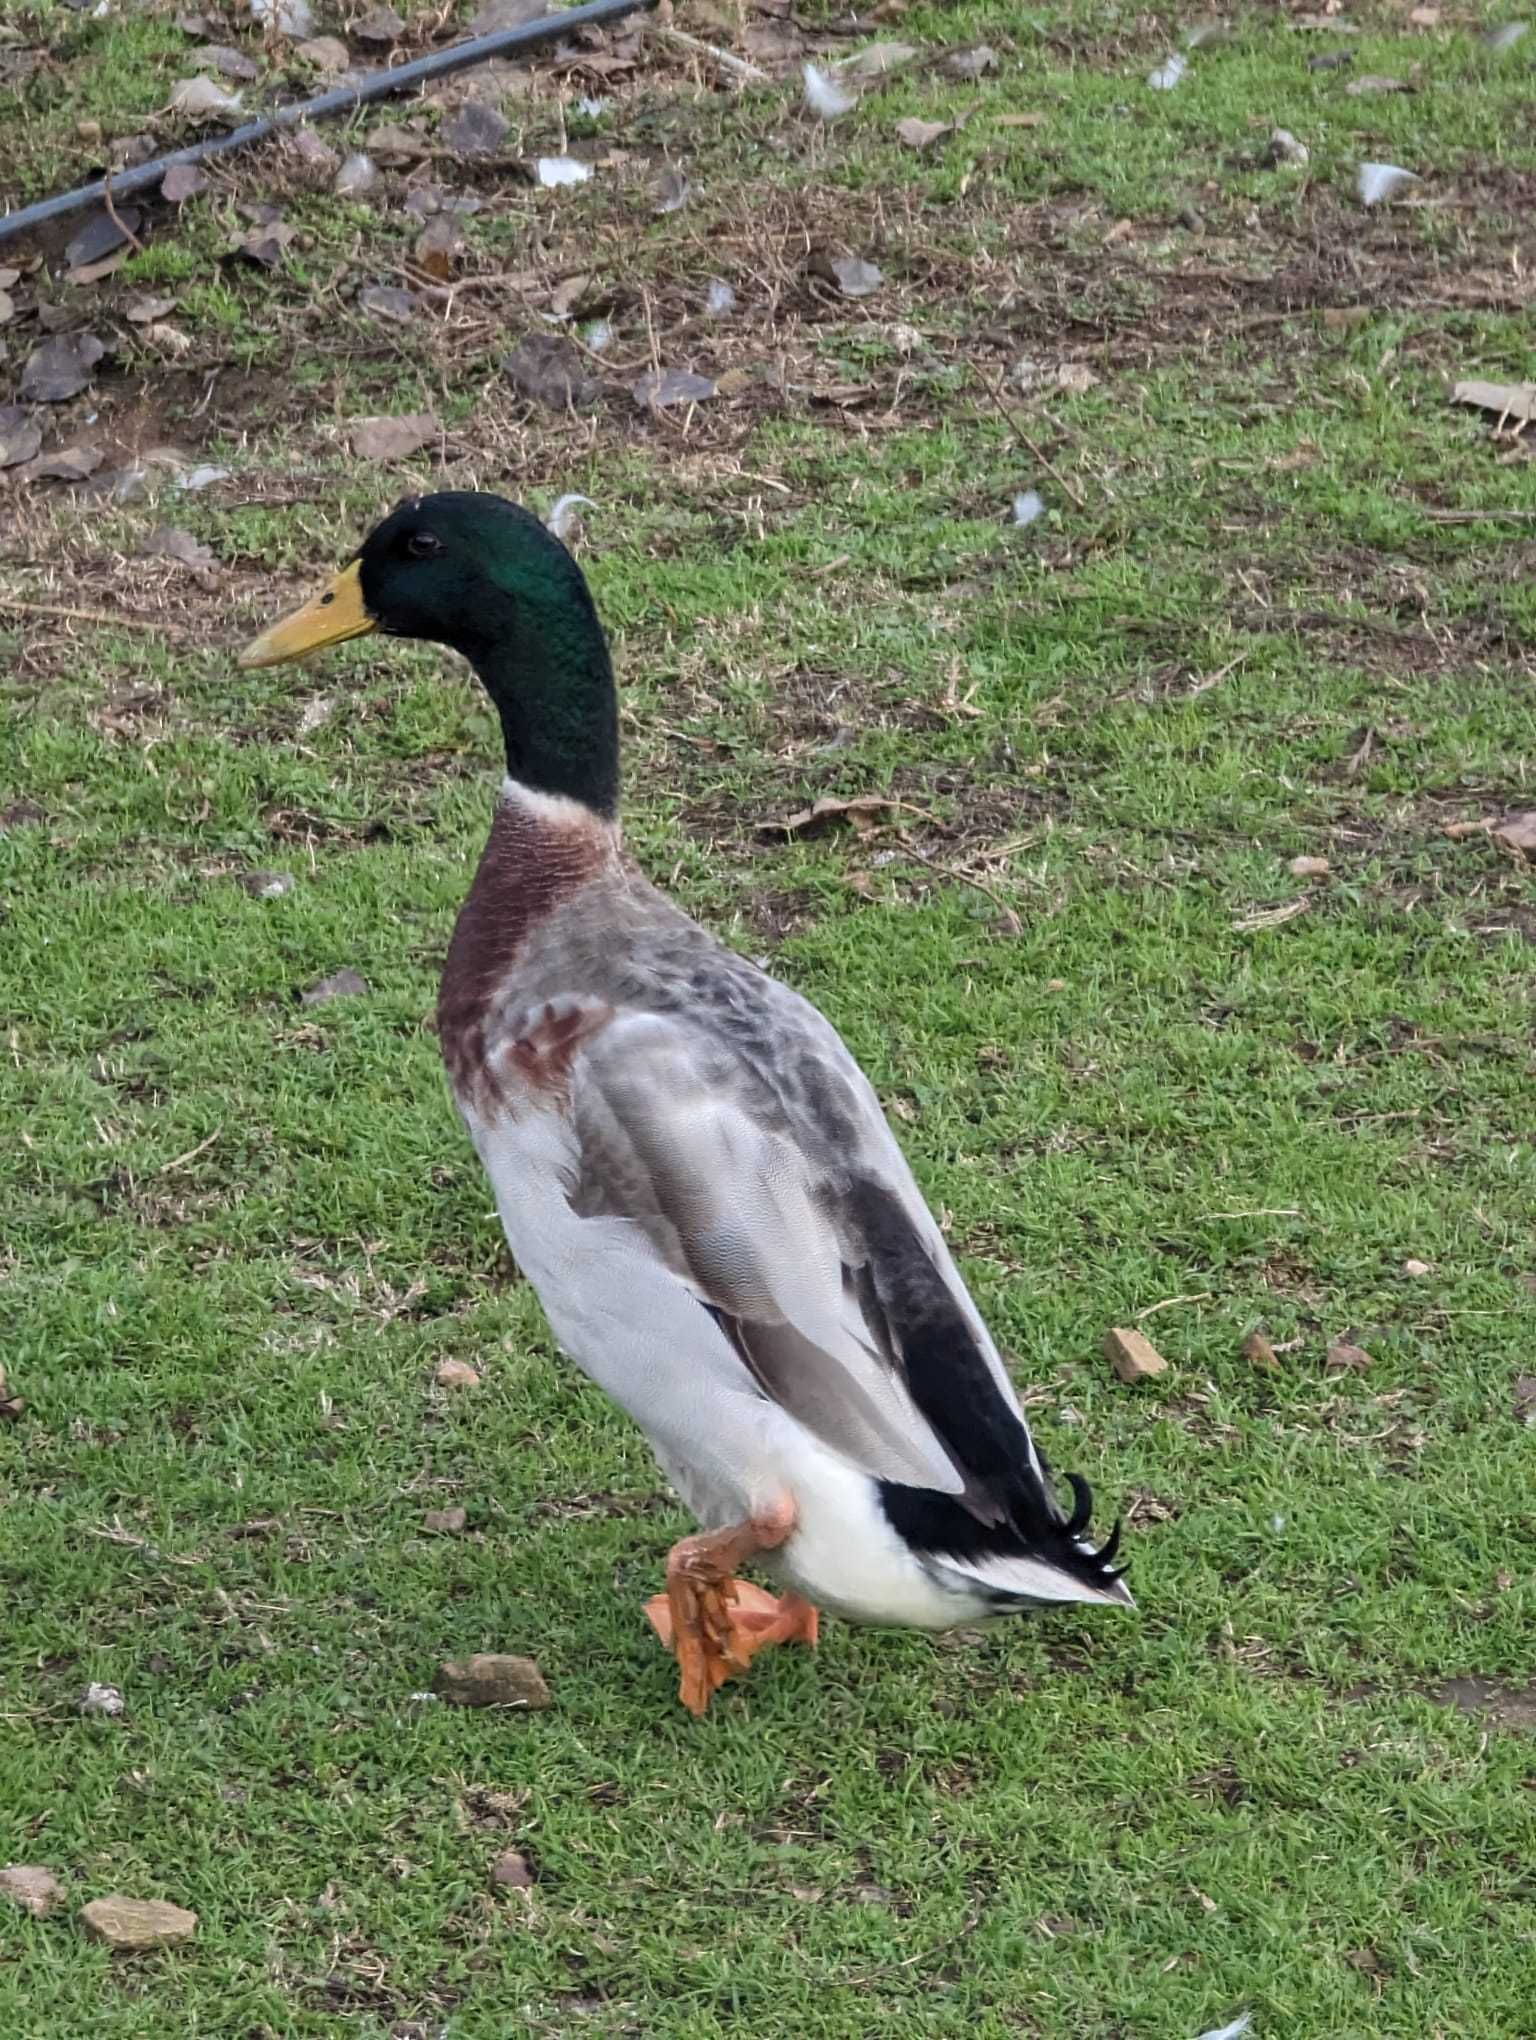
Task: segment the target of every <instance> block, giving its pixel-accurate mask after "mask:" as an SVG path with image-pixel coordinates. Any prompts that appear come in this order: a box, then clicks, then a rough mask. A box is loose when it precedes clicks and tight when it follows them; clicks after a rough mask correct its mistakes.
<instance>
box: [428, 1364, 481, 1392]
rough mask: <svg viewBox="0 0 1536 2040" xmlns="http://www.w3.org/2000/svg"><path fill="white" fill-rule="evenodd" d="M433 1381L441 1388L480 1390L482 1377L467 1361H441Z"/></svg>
mask: <svg viewBox="0 0 1536 2040" xmlns="http://www.w3.org/2000/svg"><path fill="white" fill-rule="evenodd" d="M432 1379H433V1380H434V1381H435V1382H436V1383H437V1385H438V1387H439V1388H478V1387H479V1386H480V1376H479V1375H478V1374H477V1373H476V1372H475V1370H474V1368H473V1367H471V1366H470V1364H469V1362H468V1361H467V1360H440V1361H439V1362H438V1364H437V1370H436V1372H435V1373H434V1374H433V1376H432Z"/></svg>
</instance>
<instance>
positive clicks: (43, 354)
mask: <svg viewBox="0 0 1536 2040" xmlns="http://www.w3.org/2000/svg"><path fill="white" fill-rule="evenodd" d="M106 351H107V350H106V348H105V347H104V346H103V345H102V343H101V342H100V341H99V340H98V339H97V338H96V335H95V334H94V333H61V334H58V335H56V336H55V338H54V339H52V340H45V341H44V342H43V344H42V346H41V347H39V348H37V349H35V350H34V352H33V353H32V354H31V355H29V357H28V359H27V365H26V367H25V368H24V369H23V370H22V372H21V396H22V400H23V402H25V403H29V404H62V403H63V402H64V401H65V399H66V398H68V397H74V396H78V395H79V394H80V392H81V390H83V389H84V388H85V386H86V384H87V383H88V382H89V381H90V380H91V370H92V369H93V368H94V367H95V366H96V364H97V362H98V361H100V359H101V357H102V356H103V355H104V354H105V353H106Z"/></svg>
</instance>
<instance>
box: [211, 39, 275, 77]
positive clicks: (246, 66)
mask: <svg viewBox="0 0 1536 2040" xmlns="http://www.w3.org/2000/svg"><path fill="white" fill-rule="evenodd" d="M200 55H201V57H202V61H203V62H204V63H205V64H211V65H212V66H213V68H214V70H216V71H217V72H218V74H219V76H220V77H221V78H238V79H239V80H240V82H241V83H242V84H244V85H249V84H250V82H251V80H252V79H253V78H259V77H260V76H261V66H260V64H258V63H257V62H256V60H255V58H254V57H248V56H247V55H246V54H245V51H244V50H237V49H235V48H234V47H233V45H232V44H230V43H208V44H207V45H205V47H204V48H203V50H202V51H201V52H200Z"/></svg>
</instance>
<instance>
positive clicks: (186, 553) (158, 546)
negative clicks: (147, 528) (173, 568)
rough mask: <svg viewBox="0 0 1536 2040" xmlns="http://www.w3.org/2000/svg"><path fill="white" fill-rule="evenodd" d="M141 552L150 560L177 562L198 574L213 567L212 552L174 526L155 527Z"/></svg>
mask: <svg viewBox="0 0 1536 2040" xmlns="http://www.w3.org/2000/svg"><path fill="white" fill-rule="evenodd" d="M143 551H144V552H145V553H146V554H147V555H148V556H149V557H150V558H152V559H166V560H177V561H179V562H180V563H181V565H182V566H184V567H191V568H192V569H193V571H194V572H195V573H199V574H207V573H209V572H211V570H212V569H213V568H214V566H215V561H214V557H213V553H212V550H211V549H210V548H209V547H208V546H206V545H204V544H203V542H202V540H201V539H197V538H194V537H193V536H192V534H191V532H190V531H181V530H178V529H177V527H176V526H175V525H174V524H161V525H159V526H157V527H156V529H155V530H153V531H152V532H151V533H150V534H149V536H148V538H146V539H145V541H144V546H143Z"/></svg>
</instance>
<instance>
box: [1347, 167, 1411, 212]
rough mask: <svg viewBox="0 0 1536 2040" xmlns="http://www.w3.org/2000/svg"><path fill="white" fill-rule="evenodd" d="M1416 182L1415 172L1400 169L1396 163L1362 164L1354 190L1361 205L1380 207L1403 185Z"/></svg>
mask: <svg viewBox="0 0 1536 2040" xmlns="http://www.w3.org/2000/svg"><path fill="white" fill-rule="evenodd" d="M1418 181H1419V179H1418V173H1417V172H1416V171H1413V170H1403V169H1400V168H1399V166H1398V165H1397V164H1396V163H1362V164H1361V165H1360V174H1359V176H1358V177H1357V178H1356V179H1355V189H1356V190H1357V191H1358V192H1359V194H1360V203H1361V204H1362V205H1380V204H1381V203H1382V201H1383V200H1384V199H1388V198H1393V197H1395V196H1396V195H1397V193H1398V192H1400V191H1401V190H1402V188H1403V186H1404V185H1405V184H1417V183H1418Z"/></svg>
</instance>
